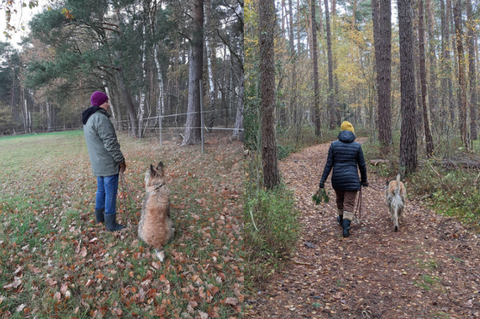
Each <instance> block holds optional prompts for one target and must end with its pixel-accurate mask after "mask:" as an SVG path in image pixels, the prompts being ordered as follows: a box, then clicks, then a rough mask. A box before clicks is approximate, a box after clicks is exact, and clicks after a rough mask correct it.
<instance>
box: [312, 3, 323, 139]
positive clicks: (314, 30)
mask: <svg viewBox="0 0 480 319" xmlns="http://www.w3.org/2000/svg"><path fill="white" fill-rule="evenodd" d="M310 8H311V14H312V58H313V59H312V60H313V88H314V104H313V109H314V119H315V135H316V136H321V135H322V132H321V130H320V86H319V83H318V46H317V23H316V19H315V0H310Z"/></svg>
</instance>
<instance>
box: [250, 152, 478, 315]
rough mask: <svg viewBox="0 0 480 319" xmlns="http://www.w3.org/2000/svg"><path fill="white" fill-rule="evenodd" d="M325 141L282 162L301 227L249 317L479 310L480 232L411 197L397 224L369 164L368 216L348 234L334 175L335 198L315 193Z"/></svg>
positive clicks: (365, 197)
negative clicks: (340, 218)
mask: <svg viewBox="0 0 480 319" xmlns="http://www.w3.org/2000/svg"><path fill="white" fill-rule="evenodd" d="M328 147H329V144H322V145H316V146H313V147H310V148H308V149H305V150H304V151H302V152H301V153H298V154H293V155H291V156H290V157H288V158H286V159H285V160H282V161H281V163H280V168H281V171H282V174H283V178H284V179H285V181H286V183H287V185H288V186H289V187H290V188H291V189H293V190H295V196H296V200H297V207H298V209H300V210H301V211H302V212H303V213H302V217H301V222H302V225H303V227H304V229H303V232H302V237H301V239H300V240H299V242H298V245H297V246H298V247H297V251H296V254H295V257H294V258H293V260H292V262H291V263H290V264H289V266H288V267H287V268H286V269H285V270H284V271H282V272H281V273H277V274H276V275H274V277H273V278H272V280H271V281H270V282H269V283H268V284H267V287H266V289H265V290H263V291H261V292H259V294H258V295H257V297H256V298H255V299H250V300H247V307H246V309H247V311H246V317H247V318H362V319H363V318H389V319H390V318H392V319H393V318H414V319H418V318H423V319H425V318H480V292H479V290H480V236H479V235H478V234H475V233H474V232H473V231H471V230H468V229H467V228H466V227H465V226H464V225H462V224H460V223H459V222H457V221H456V220H454V219H452V218H448V217H442V216H439V215H437V214H436V213H435V212H433V211H432V210H430V209H427V208H425V207H423V205H421V203H419V202H416V201H412V200H407V203H406V212H405V219H404V221H403V224H400V230H399V232H394V230H393V224H392V222H391V220H390V218H389V215H388V210H387V207H386V205H385V202H384V193H383V191H381V189H383V187H384V185H385V181H384V180H383V179H382V180H381V179H380V178H378V177H376V176H374V175H372V174H369V176H368V178H369V183H370V185H371V186H372V187H368V188H366V189H364V190H363V201H362V203H363V204H362V206H363V213H362V219H361V221H360V223H358V222H354V223H353V225H352V228H351V236H350V237H348V238H347V239H343V238H342V237H341V228H340V226H339V225H338V223H337V222H336V219H335V216H336V207H335V195H334V193H333V189H331V184H330V177H329V179H328V182H327V183H326V186H325V187H326V189H327V191H330V192H331V193H330V194H331V195H330V197H331V200H330V202H329V203H328V204H325V203H321V204H320V205H317V206H315V205H314V203H313V202H312V200H311V196H312V194H313V193H314V192H315V190H316V189H317V187H318V181H319V179H320V177H321V173H322V171H323V167H324V165H325V160H326V158H327V154H328ZM407 193H408V185H407Z"/></svg>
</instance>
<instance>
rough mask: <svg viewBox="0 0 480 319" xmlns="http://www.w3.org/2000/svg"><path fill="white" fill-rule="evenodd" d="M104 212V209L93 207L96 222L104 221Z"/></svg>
mask: <svg viewBox="0 0 480 319" xmlns="http://www.w3.org/2000/svg"><path fill="white" fill-rule="evenodd" d="M104 213H105V209H104V208H103V209H95V218H96V219H97V224H100V223H103V222H105V217H103V214H104Z"/></svg>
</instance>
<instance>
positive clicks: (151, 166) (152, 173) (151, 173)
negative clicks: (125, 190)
mask: <svg viewBox="0 0 480 319" xmlns="http://www.w3.org/2000/svg"><path fill="white" fill-rule="evenodd" d="M155 173H156V171H155V167H153V165H152V164H150V176H154V175H155Z"/></svg>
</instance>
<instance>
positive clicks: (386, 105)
mask: <svg viewBox="0 0 480 319" xmlns="http://www.w3.org/2000/svg"><path fill="white" fill-rule="evenodd" d="M391 12H392V11H391V4H390V1H389V0H380V1H378V0H376V1H375V0H374V1H372V16H373V28H374V42H375V61H376V66H377V91H378V116H377V120H378V138H379V140H380V143H381V144H382V146H383V149H384V153H385V152H386V153H388V147H389V145H390V144H391V143H392V128H391V121H392V120H391V106H390V87H391V73H392V71H391V70H392V67H391V56H392V53H391V47H392V30H391V15H392V13H391Z"/></svg>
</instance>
